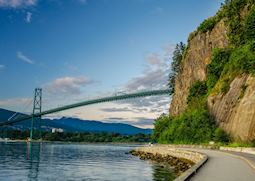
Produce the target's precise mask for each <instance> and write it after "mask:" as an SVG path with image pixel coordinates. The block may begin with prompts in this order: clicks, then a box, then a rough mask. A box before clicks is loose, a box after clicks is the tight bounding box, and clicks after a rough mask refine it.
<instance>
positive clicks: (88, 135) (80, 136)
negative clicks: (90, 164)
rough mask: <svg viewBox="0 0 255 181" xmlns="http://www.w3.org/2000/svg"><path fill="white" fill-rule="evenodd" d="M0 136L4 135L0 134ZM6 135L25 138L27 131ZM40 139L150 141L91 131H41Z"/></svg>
mask: <svg viewBox="0 0 255 181" xmlns="http://www.w3.org/2000/svg"><path fill="white" fill-rule="evenodd" d="M1 134H3V133H0V137H1V136H2V137H4V135H1ZM7 137H8V138H10V139H14V140H17V139H19V140H26V139H27V138H28V137H29V131H20V130H8V131H7ZM42 139H43V140H46V141H68V142H91V143H95V142H150V141H151V135H144V134H136V135H120V134H118V133H105V132H100V133H92V132H80V133H77V132H76V133H74V132H63V133H51V132H45V131H44V132H42Z"/></svg>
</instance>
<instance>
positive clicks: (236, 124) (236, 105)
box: [208, 75, 255, 141]
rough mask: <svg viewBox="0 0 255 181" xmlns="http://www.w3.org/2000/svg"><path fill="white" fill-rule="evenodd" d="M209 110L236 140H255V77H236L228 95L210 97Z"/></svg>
mask: <svg viewBox="0 0 255 181" xmlns="http://www.w3.org/2000/svg"><path fill="white" fill-rule="evenodd" d="M208 108H209V111H210V112H211V114H212V115H213V116H214V117H215V120H216V121H217V122H218V124H219V126H220V127H222V128H223V129H224V130H226V131H227V132H228V133H230V134H231V135H232V136H233V137H234V138H235V139H236V140H243V141H252V140H253V139H254V138H255V77H252V76H248V75H243V76H241V77H236V78H235V79H234V80H233V81H232V83H231V85H230V89H229V91H228V92H227V94H226V95H223V94H218V95H211V96H209V97H208Z"/></svg>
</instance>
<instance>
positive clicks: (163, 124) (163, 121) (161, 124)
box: [152, 114, 171, 140]
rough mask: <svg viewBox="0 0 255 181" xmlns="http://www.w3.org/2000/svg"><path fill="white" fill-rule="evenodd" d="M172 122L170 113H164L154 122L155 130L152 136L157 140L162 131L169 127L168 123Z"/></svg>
mask: <svg viewBox="0 0 255 181" xmlns="http://www.w3.org/2000/svg"><path fill="white" fill-rule="evenodd" d="M170 122H171V118H170V117H169V116H168V115H165V114H162V115H161V116H160V117H159V118H157V119H156V120H155V122H154V130H153V134H152V138H153V139H155V140H157V139H158V138H159V137H160V136H161V134H162V132H163V131H164V130H165V129H167V127H168V125H169V124H170Z"/></svg>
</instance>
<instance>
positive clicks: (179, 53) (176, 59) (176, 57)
mask: <svg viewBox="0 0 255 181" xmlns="http://www.w3.org/2000/svg"><path fill="white" fill-rule="evenodd" d="M185 49H186V45H185V44H184V43H182V42H180V43H177V45H176V47H175V49H174V52H173V57H172V63H171V73H170V74H169V78H168V86H169V88H170V90H171V92H170V94H173V93H174V87H175V78H176V76H177V74H178V73H179V71H180V64H181V61H182V58H183V54H184V51H185Z"/></svg>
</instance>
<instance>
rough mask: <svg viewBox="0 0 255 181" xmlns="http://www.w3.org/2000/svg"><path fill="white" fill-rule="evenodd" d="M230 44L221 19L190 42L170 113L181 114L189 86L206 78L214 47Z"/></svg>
mask: <svg viewBox="0 0 255 181" xmlns="http://www.w3.org/2000/svg"><path fill="white" fill-rule="evenodd" d="M227 46H228V40H227V29H226V27H225V25H224V21H223V20H222V21H220V22H219V23H217V25H216V26H215V27H214V28H213V30H212V31H210V32H207V33H198V34H197V35H196V36H194V38H192V39H191V40H190V42H189V48H188V52H187V54H186V57H185V58H184V59H183V62H182V64H181V70H180V73H179V74H178V76H177V77H176V86H175V93H174V96H173V100H172V102H171V106H170V114H171V115H173V116H176V115H179V114H180V113H181V112H183V111H184V110H185V108H186V106H187V97H188V93H189V88H190V87H191V85H192V84H193V83H194V82H195V81H197V80H202V81H203V80H206V66H207V64H209V63H210V61H211V54H212V50H213V48H216V47H218V48H224V47H227Z"/></svg>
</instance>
